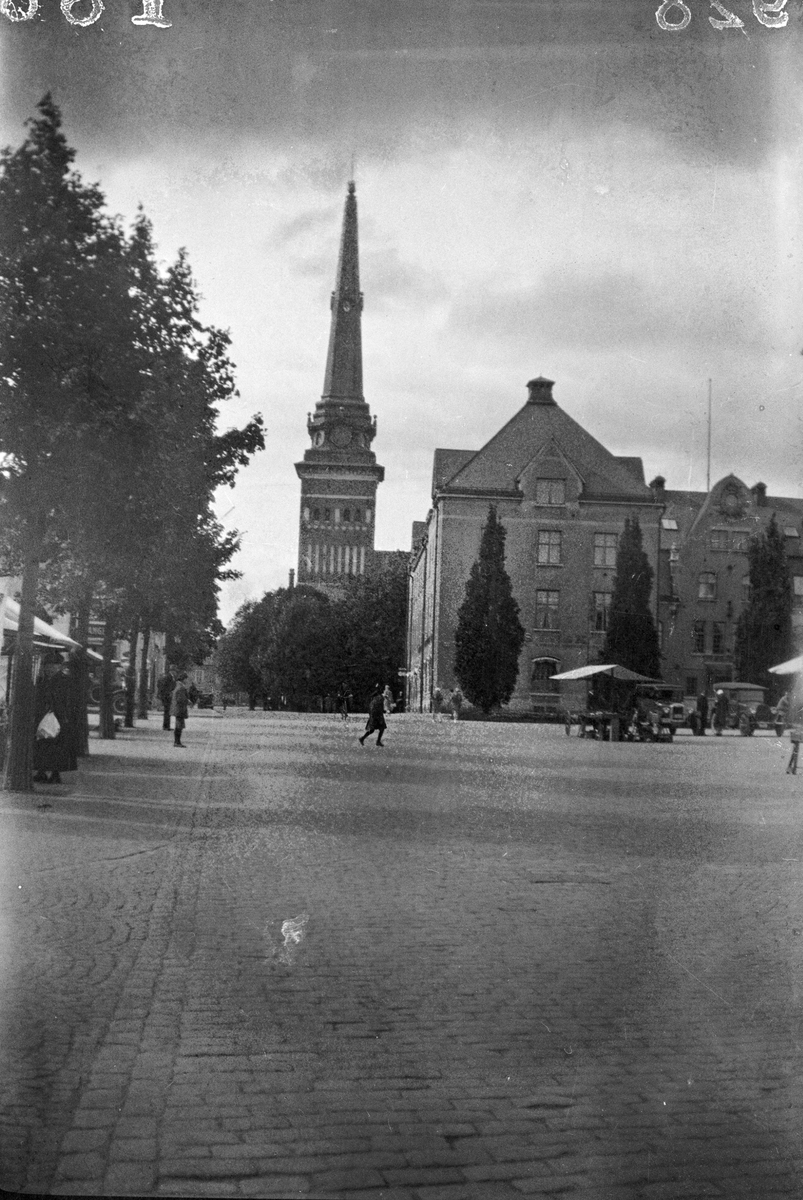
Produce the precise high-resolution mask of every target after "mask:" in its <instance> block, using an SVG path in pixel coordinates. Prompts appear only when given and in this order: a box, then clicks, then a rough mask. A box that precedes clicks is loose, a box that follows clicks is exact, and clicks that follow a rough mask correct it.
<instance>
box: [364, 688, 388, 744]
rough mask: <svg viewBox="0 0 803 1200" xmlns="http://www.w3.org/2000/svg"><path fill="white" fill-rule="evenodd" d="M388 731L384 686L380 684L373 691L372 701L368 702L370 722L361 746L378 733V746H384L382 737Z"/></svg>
mask: <svg viewBox="0 0 803 1200" xmlns="http://www.w3.org/2000/svg"><path fill="white" fill-rule="evenodd" d="M386 729H387V725H386V723H385V697H384V694H383V692H382V684H381V683H378V684H377V685H376V687H375V688H374V690H373V694H372V695H371V699H370V700H369V701H368V720H367V721H366V723H365V733H364V734H363V735H362V737H361V738H360V745H361V746H364V745H365V739H366V738H367V737H370V736H371V734H372V733H378V734H379V737H378V738H377V739H376V744H377V746H381V745H382V735H383V733H384V732H385V730H386Z"/></svg>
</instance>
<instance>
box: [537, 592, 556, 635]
mask: <svg viewBox="0 0 803 1200" xmlns="http://www.w3.org/2000/svg"><path fill="white" fill-rule="evenodd" d="M559 597H560V592H556V591H547V590H546V589H544V588H539V589H538V590H537V591H536V593H535V628H536V629H558V628H559V625H558V599H559Z"/></svg>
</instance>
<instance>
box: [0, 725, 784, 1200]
mask: <svg viewBox="0 0 803 1200" xmlns="http://www.w3.org/2000/svg"><path fill="white" fill-rule="evenodd" d="M361 729H362V725H361V722H360V721H359V719H353V720H351V721H349V722H348V723H344V722H342V721H340V720H339V719H338V718H336V717H334V716H307V715H294V714H278V713H261V712H260V713H245V712H244V711H243V710H230V711H229V712H227V713H226V714H225V715H221V714H218V713H215V714H208V715H207V714H199V715H197V716H195V715H193V716H192V717H191V718H190V721H189V723H188V727H187V731H186V741H187V743H188V746H189V749H188V750H187V751H186V752H184V753H183V754H182V755H178V754H176V753H175V752H174V750H173V747H172V745H171V738H170V735H169V734H165V733H163V732H162V730H161V729H160V728H157V722H156V720H154V719H152V720H151V721H150V722H149V723H148V724H144V723H143V724H140V726H139V727H138V728H137V729H136V730H133V731H124V732H123V733H122V735H121V736H119V737H118V739H117V740H116V741H115V742H114V743H104V742H99V741H96V740H95V739H93V740H92V743H91V749H92V754H91V756H90V757H89V758H88V759H85V760H83V763H82V768H81V770H80V771H79V772H78V773H77V775H76V776H74V777H73V778H72V781H71V782H70V783H69V784H65V785H63V786H60V787H59V786H52V787H45V786H42V787H40V788H39V789H38V790H37V793H36V794H35V795H33V796H24V795H14V794H7V793H6V794H2V795H0V823H2V836H1V837H0V903H1V904H2V908H1V909H0V920H1V922H2V923H1V924H0V1035H2V1041H1V1042H0V1097H1V1100H0V1122H1V1123H0V1185H2V1186H3V1187H4V1188H6V1189H8V1190H16V1191H22V1192H37V1193H52V1194H59V1193H63V1194H81V1193H83V1194H103V1193H107V1194H118V1195H120V1194H128V1195H148V1196H161V1195H165V1196H167V1195H169V1196H175V1195H183V1196H209V1195H233V1196H256V1197H258V1196H265V1197H267V1196H283V1197H284V1196H299V1197H302V1196H303V1197H313V1198H315V1197H321V1198H328V1197H352V1196H354V1197H368V1196H377V1197H379V1196H381V1197H385V1198H386V1200H393V1198H395V1197H405V1198H410V1200H424V1198H425V1197H450V1198H451V1197H454V1198H461V1200H462V1198H468V1197H482V1198H485V1197H488V1198H495V1197H502V1196H510V1197H515V1196H519V1197H521V1196H559V1195H560V1196H566V1195H582V1196H587V1197H589V1198H591V1200H615V1198H616V1200H618V1198H619V1197H633V1198H637V1197H638V1198H643V1200H648V1198H652V1197H666V1198H669V1200H676V1198H679V1197H684V1198H685V1197H703V1196H722V1197H727V1198H728V1200H732V1198H734V1197H744V1198H745V1200H765V1198H767V1197H775V1196H784V1197H789V1196H801V1197H803V1136H802V1135H801V1129H803V1088H802V1087H801V1082H800V1076H801V1072H800V1059H801V1044H803V1042H801V1037H802V1036H803V1031H801V994H800V986H801V978H802V976H801V955H802V953H803V890H802V889H801V868H802V866H803V837H802V836H801V821H802V819H803V813H802V812H801V786H802V785H801V780H800V778H799V777H795V776H789V775H786V774H785V771H784V767H785V763H786V758H787V757H788V742H781V741H779V740H778V739H776V738H774V737H772V736H769V735H766V734H762V735H757V736H756V737H754V738H750V739H743V738H739V737H736V736H733V737H730V736H726V737H723V738H713V737H706V738H693V737H691V736H690V735H686V734H681V735H679V736H678V737H677V739H676V740H675V743H674V744H672V745H631V744H625V743H622V744H609V743H598V742H593V741H583V740H580V739H578V738H575V737H572V738H567V737H566V736H565V733H564V731H563V727H562V726H550V725H516V724H510V725H506V724H495V723H479V722H471V721H465V722H459V723H457V724H455V723H452V722H446V721H443V722H434V721H432V720H431V719H429V718H424V717H419V716H414V715H410V716H392V717H391V718H390V719H389V729H388V734H387V744H386V746H385V747H383V748H381V749H377V748H376V747H375V746H372V745H366V746H365V747H361V746H360V745H359V744H358V742H357V736H358V734H359V733H360V732H361ZM179 758H180V761H179Z"/></svg>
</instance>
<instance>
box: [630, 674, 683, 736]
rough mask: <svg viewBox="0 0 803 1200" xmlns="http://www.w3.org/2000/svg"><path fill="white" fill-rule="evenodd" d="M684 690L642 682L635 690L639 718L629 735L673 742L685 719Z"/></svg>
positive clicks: (668, 685) (632, 725)
mask: <svg viewBox="0 0 803 1200" xmlns="http://www.w3.org/2000/svg"><path fill="white" fill-rule="evenodd" d="M681 693H682V689H681V688H680V687H677V686H676V685H675V684H671V683H639V684H636V687H635V688H634V697H633V698H634V702H635V708H636V711H637V713H638V714H639V715H638V718H637V719H635V720H634V721H632V722H631V724H630V729H629V734H628V736H629V737H630V738H631V740H638V741H642V742H644V741H650V742H658V741H666V742H671V741H672V739H673V738H674V736H675V733H676V732H677V729H678V726H680V725H682V724H683V723H684V721H685V719H686V710H685V709H684V707H683V699H682V694H681Z"/></svg>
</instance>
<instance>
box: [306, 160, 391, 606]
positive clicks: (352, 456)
mask: <svg viewBox="0 0 803 1200" xmlns="http://www.w3.org/2000/svg"><path fill="white" fill-rule="evenodd" d="M362 306H363V295H362V292H361V291H360V271H359V256H358V245H357V196H356V190H355V186H354V183H349V185H348V194H347V196H346V206H345V213H344V216H343V231H342V236H341V241H340V256H339V259H338V264H337V279H336V283H335V290H334V292H333V293H332V300H331V310H332V319H331V327H330V332H329V351H328V354H327V358H326V372H325V376H324V385H323V395H322V397H321V399H320V400H319V401H318V403H317V404H316V406H315V412H314V413H312V414H311V415H310V416H309V418H308V420H307V430H308V433H309V436H310V446H309V448H308V449H307V450H306V451H305V452H304V458H303V461H302V462H299V463H296V472H297V473H298V476H299V478H300V479H301V511H300V517H299V533H298V582H299V584H313V585H314V586H315V587H316V588H318V589H319V590H321V591H323V592H326V593H328V594H330V595H334V596H336V595H339V594H340V592H341V591H342V589H343V586H344V584H346V583H347V582H348V581H349V579H352V578H354V577H356V576H360V575H366V574H368V573H370V571H371V570H372V567H373V564H374V557H375V554H376V552H375V550H374V529H375V519H376V489H377V485H378V484H379V483H381V482H382V480H383V479H384V477H385V469H384V467H381V466H379V465H378V464H377V461H376V455H375V454H374V453H373V451H372V450H371V443H372V442H373V440H374V438H375V437H376V417H373V418H372V417H371V412H370V409H369V407H368V405H367V403H366V401H365V398H364V396H363V390H362V328H361V326H362Z"/></svg>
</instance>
